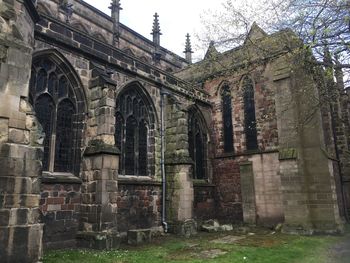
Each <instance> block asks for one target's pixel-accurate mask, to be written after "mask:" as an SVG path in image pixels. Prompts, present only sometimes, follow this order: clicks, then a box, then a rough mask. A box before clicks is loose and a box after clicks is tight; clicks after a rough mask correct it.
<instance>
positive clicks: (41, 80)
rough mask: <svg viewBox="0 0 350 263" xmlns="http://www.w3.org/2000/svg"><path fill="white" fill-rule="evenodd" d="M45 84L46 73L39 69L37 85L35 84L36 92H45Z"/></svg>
mask: <svg viewBox="0 0 350 263" xmlns="http://www.w3.org/2000/svg"><path fill="white" fill-rule="evenodd" d="M46 83H47V73H46V71H45V70H43V69H41V70H40V71H39V73H38V77H37V83H36V92H37V93H41V92H44V91H45V90H46Z"/></svg>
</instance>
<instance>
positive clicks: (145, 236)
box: [128, 229, 152, 245]
mask: <svg viewBox="0 0 350 263" xmlns="http://www.w3.org/2000/svg"><path fill="white" fill-rule="evenodd" d="M151 239H152V237H151V230H150V229H136V230H129V231H128V244H129V245H140V244H143V243H149V242H151Z"/></svg>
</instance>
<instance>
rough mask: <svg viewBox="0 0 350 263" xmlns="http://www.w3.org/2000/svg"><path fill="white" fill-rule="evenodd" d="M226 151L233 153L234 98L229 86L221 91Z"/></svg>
mask: <svg viewBox="0 0 350 263" xmlns="http://www.w3.org/2000/svg"><path fill="white" fill-rule="evenodd" d="M221 101H222V122H223V129H224V130H223V132H224V151H225V152H233V125H232V96H231V91H230V87H229V86H224V87H223V88H222V91H221Z"/></svg>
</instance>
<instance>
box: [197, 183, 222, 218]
mask: <svg viewBox="0 0 350 263" xmlns="http://www.w3.org/2000/svg"><path fill="white" fill-rule="evenodd" d="M193 190H194V201H193V214H194V218H195V219H196V220H209V219H213V218H217V200H216V189H215V185H213V184H209V183H207V182H202V181H198V182H196V181H195V182H193Z"/></svg>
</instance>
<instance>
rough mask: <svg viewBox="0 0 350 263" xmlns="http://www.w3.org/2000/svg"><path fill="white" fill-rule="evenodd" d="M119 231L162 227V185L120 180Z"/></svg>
mask: <svg viewBox="0 0 350 263" xmlns="http://www.w3.org/2000/svg"><path fill="white" fill-rule="evenodd" d="M118 184H119V189H118V230H119V232H127V231H128V230H131V229H145V228H155V227H160V226H161V184H160V183H154V182H147V181H136V182H135V181H134V182H132V181H131V182H128V181H125V180H119V182H118Z"/></svg>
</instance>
